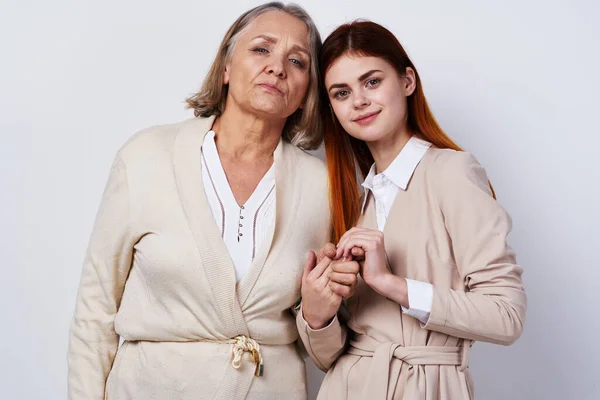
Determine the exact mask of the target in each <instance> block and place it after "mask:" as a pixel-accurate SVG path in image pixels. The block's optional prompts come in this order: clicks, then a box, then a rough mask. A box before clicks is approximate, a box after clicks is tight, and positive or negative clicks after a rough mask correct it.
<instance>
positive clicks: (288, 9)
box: [186, 2, 323, 150]
mask: <svg viewBox="0 0 600 400" xmlns="http://www.w3.org/2000/svg"><path fill="white" fill-rule="evenodd" d="M269 11H281V12H285V13H287V14H290V15H291V16H293V17H296V18H298V19H299V20H300V21H302V22H304V23H305V24H306V26H307V28H308V41H309V51H310V72H309V74H310V80H309V85H308V90H307V94H306V97H305V103H304V107H303V108H302V109H298V110H296V111H295V112H294V113H293V114H292V115H290V116H289V117H288V118H287V121H286V123H285V126H284V128H283V133H282V136H283V139H284V140H286V141H288V142H290V143H291V144H293V145H295V146H297V147H299V148H301V149H304V150H314V149H316V148H318V147H319V146H320V145H321V142H322V141H323V125H322V121H321V115H320V111H321V109H320V106H321V99H320V92H319V90H320V79H321V78H320V76H319V62H318V61H319V52H320V50H321V45H322V43H321V36H320V35H319V31H318V30H317V27H316V25H315V23H314V22H313V20H312V18H311V17H310V16H309V15H308V13H307V12H306V11H304V9H303V8H302V7H300V6H298V5H296V4H287V5H286V4H283V3H281V2H270V3H266V4H263V5H260V6H258V7H255V8H253V9H251V10H249V11H246V12H245V13H244V14H242V15H241V16H240V17H239V18H238V19H237V20H236V21H235V22H234V23H233V25H231V27H230V28H229V30H227V33H225V37H224V38H223V41H222V42H221V45H220V46H219V50H218V52H217V56H216V57H215V60H214V61H213V64H212V66H211V67H210V70H209V71H208V74H207V75H206V77H205V78H204V81H203V83H202V87H201V88H200V90H199V91H198V92H197V93H195V94H194V95H192V96H191V97H189V98H188V99H186V102H187V108H191V109H193V110H194V115H195V116H196V117H203V118H208V117H210V116H213V115H214V116H217V117H218V116H220V115H221V114H223V111H224V110H225V102H226V100H227V89H228V87H227V85H225V84H223V74H224V72H225V66H226V65H227V63H228V62H229V60H231V57H232V55H233V51H234V48H235V45H236V43H237V40H238V39H239V37H240V36H241V34H242V33H243V32H244V29H245V28H246V27H248V25H250V23H251V22H252V21H254V20H255V19H256V18H257V17H258V16H259V15H261V14H264V13H266V12H269Z"/></svg>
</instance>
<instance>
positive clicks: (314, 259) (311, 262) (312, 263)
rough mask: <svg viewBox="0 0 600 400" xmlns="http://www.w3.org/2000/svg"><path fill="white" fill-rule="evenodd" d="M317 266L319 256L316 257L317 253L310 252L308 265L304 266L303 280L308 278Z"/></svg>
mask: <svg viewBox="0 0 600 400" xmlns="http://www.w3.org/2000/svg"><path fill="white" fill-rule="evenodd" d="M316 265H317V256H316V255H315V252H314V251H312V250H310V251H309V252H308V258H307V260H306V263H305V264H304V273H303V274H302V278H303V279H304V278H306V277H307V276H308V274H309V273H310V271H312V270H313V269H314V268H315V266H316Z"/></svg>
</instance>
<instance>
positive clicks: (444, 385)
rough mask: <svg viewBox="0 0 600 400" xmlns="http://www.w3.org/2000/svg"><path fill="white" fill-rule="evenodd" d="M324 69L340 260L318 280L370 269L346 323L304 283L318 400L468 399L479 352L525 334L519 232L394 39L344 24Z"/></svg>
mask: <svg viewBox="0 0 600 400" xmlns="http://www.w3.org/2000/svg"><path fill="white" fill-rule="evenodd" d="M320 62H321V64H320V68H321V73H322V74H323V76H324V83H325V90H326V95H327V98H328V100H329V105H330V110H327V112H326V113H325V115H326V117H325V118H326V130H325V145H326V154H327V162H328V166H329V174H330V176H329V177H330V188H331V201H330V206H331V210H332V218H333V240H334V242H335V243H337V248H333V250H331V251H330V253H329V254H328V256H329V257H325V258H323V259H322V261H320V263H319V265H317V266H316V267H314V269H313V271H314V270H320V269H323V266H324V265H325V264H327V263H329V262H331V260H332V259H340V258H343V257H346V258H348V257H352V256H353V255H355V254H356V253H357V250H358V252H361V253H362V252H364V261H362V263H361V264H362V265H361V269H360V277H359V278H358V283H357V286H356V292H355V295H354V296H353V297H351V298H350V299H349V300H348V303H347V308H348V311H349V317H348V318H347V322H344V321H342V320H341V319H338V317H337V315H336V312H334V313H328V314H327V313H325V312H324V311H323V309H322V308H319V307H318V300H320V299H319V288H315V286H316V284H315V283H314V282H315V280H309V279H305V280H303V284H304V286H305V287H303V289H302V293H303V305H302V309H301V312H300V313H298V316H297V325H298V328H299V332H300V335H301V338H302V340H303V341H304V343H305V345H306V348H307V350H308V352H309V353H310V355H311V356H312V358H313V359H314V361H315V362H316V364H317V365H318V366H319V367H320V368H322V369H323V370H327V371H328V372H327V376H326V378H325V380H324V382H323V386H322V387H321V391H320V393H319V399H336V400H337V399H365V400H366V399H376V400H381V399H407V400H408V399H410V400H414V399H448V400H450V399H451V400H456V399H472V398H473V386H472V383H471V378H470V373H469V370H468V366H469V361H468V353H469V348H470V347H471V345H472V344H473V341H477V340H479V341H485V342H491V343H497V344H503V345H509V344H511V343H513V342H514V341H515V340H516V339H517V338H518V337H519V336H520V335H521V332H522V330H523V324H524V319H525V312H526V296H525V292H524V288H523V284H522V281H521V274H522V268H521V267H520V266H518V265H517V264H516V260H515V253H514V252H513V251H512V250H511V248H510V247H509V246H508V245H507V243H506V237H507V235H508V234H509V232H510V230H511V219H510V217H509V215H508V214H507V213H506V211H505V210H504V209H503V208H502V207H501V206H500V204H499V203H498V202H497V201H496V200H495V196H494V192H493V190H492V187H491V186H490V185H489V183H488V178H487V176H486V173H485V170H484V169H483V168H482V167H481V166H480V165H479V163H478V162H477V160H476V159H475V157H473V156H472V155H471V154H469V153H467V152H464V151H462V150H461V149H460V148H459V147H458V146H457V145H456V144H455V143H454V142H453V141H452V140H451V139H450V138H448V136H446V134H445V133H444V131H443V130H442V129H441V128H440V127H439V125H438V124H437V122H436V120H435V119H434V117H433V115H432V113H431V111H430V109H429V107H428V106H427V102H426V100H425V96H424V94H423V88H422V85H421V81H420V79H419V75H418V73H417V70H416V68H415V66H414V65H413V63H412V62H411V61H410V59H409V58H408V56H407V54H406V52H405V51H404V49H403V48H402V46H401V45H400V43H399V42H398V40H397V39H396V38H395V37H394V36H393V34H392V33H390V32H389V31H388V30H386V29H385V28H383V27H381V26H379V25H377V24H375V23H372V22H353V23H350V24H346V25H342V26H340V27H339V28H338V29H336V30H335V31H334V32H333V33H332V34H331V35H330V36H329V37H328V38H327V40H326V41H325V43H324V44H323V48H322V52H321V57H320ZM357 167H358V169H359V170H360V171H361V173H362V175H363V178H364V182H363V183H362V186H363V188H364V197H363V199H361V198H360V195H359V190H358V189H359V187H358V183H357V181H356V179H355V171H356V168H357ZM326 253H327V246H326V247H324V250H323V254H326ZM312 268H313V267H312V266H310V267H309V269H312ZM327 276H329V277H335V276H336V273H335V272H329V273H328V274H327ZM323 290H325V289H323ZM321 297H322V296H321Z"/></svg>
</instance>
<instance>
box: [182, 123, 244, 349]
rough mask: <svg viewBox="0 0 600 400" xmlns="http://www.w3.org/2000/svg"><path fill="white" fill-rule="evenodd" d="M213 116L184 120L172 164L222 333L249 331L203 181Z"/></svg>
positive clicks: (228, 334) (230, 334) (232, 272)
mask: <svg viewBox="0 0 600 400" xmlns="http://www.w3.org/2000/svg"><path fill="white" fill-rule="evenodd" d="M213 122H214V118H194V119H192V120H188V121H185V122H183V123H182V124H181V127H180V129H179V131H178V133H177V137H176V139H175V145H174V149H173V168H174V173H175V180H176V183H177V190H178V192H179V197H180V200H181V204H182V206H183V209H184V211H185V214H186V217H187V220H188V223H189V226H190V230H191V231H192V234H193V236H194V240H195V242H196V246H197V248H198V252H199V254H200V258H201V259H202V266H203V267H204V270H205V272H206V277H207V279H208V281H209V283H210V287H211V290H212V294H213V298H214V301H215V303H216V307H217V308H218V309H219V311H220V316H221V323H222V325H223V334H224V335H225V336H227V337H233V336H236V335H240V334H244V335H247V334H248V327H247V326H246V321H245V320H244V316H243V314H242V310H241V307H240V302H239V300H238V296H237V292H236V277H235V268H234V266H233V262H232V260H231V257H230V256H229V252H228V251H227V247H226V246H225V242H224V241H223V239H222V238H221V233H220V231H219V227H218V226H217V224H216V222H215V220H214V217H213V215H212V212H211V209H210V205H209V204H208V200H207V198H206V194H205V192H204V186H203V183H202V165H201V152H200V150H201V146H202V143H203V140H204V136H205V135H206V133H207V132H208V131H209V130H210V129H211V127H212V124H213Z"/></svg>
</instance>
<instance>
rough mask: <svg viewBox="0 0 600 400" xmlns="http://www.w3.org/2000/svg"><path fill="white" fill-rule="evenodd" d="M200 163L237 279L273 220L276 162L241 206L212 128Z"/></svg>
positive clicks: (213, 210) (246, 269)
mask: <svg viewBox="0 0 600 400" xmlns="http://www.w3.org/2000/svg"><path fill="white" fill-rule="evenodd" d="M201 162H202V181H203V183H204V192H205V193H206V198H207V199H208V203H209V205H210V209H211V211H212V214H213V217H214V218H215V222H216V223H217V226H218V227H219V230H220V232H221V237H222V238H223V240H224V242H225V246H226V247H227V250H228V252H229V256H230V257H231V260H232V261H233V265H234V267H235V276H236V279H237V282H239V281H240V280H241V279H242V278H243V277H244V276H245V275H246V274H247V273H248V270H249V268H250V265H251V264H252V261H253V260H254V256H255V255H256V253H257V251H258V249H259V248H260V246H261V245H262V244H263V242H264V239H265V236H266V234H267V232H268V229H269V228H270V226H271V224H273V223H275V169H274V167H275V165H274V164H273V165H272V166H271V168H269V170H268V171H267V173H266V174H265V175H264V176H263V177H262V179H261V180H260V182H259V183H258V185H257V186H256V189H254V192H253V193H252V195H251V196H250V198H249V199H248V200H247V201H246V203H245V204H244V205H242V206H240V205H239V204H238V203H237V201H236V200H235V197H234V195H233V192H232V191H231V187H230V186H229V182H228V181H227V176H226V175H225V170H224V169H223V165H222V164H221V159H220V158H219V153H218V152H217V146H216V144H215V132H214V131H210V132H208V133H207V134H206V136H205V137H204V143H203V144H202V160H201Z"/></svg>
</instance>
